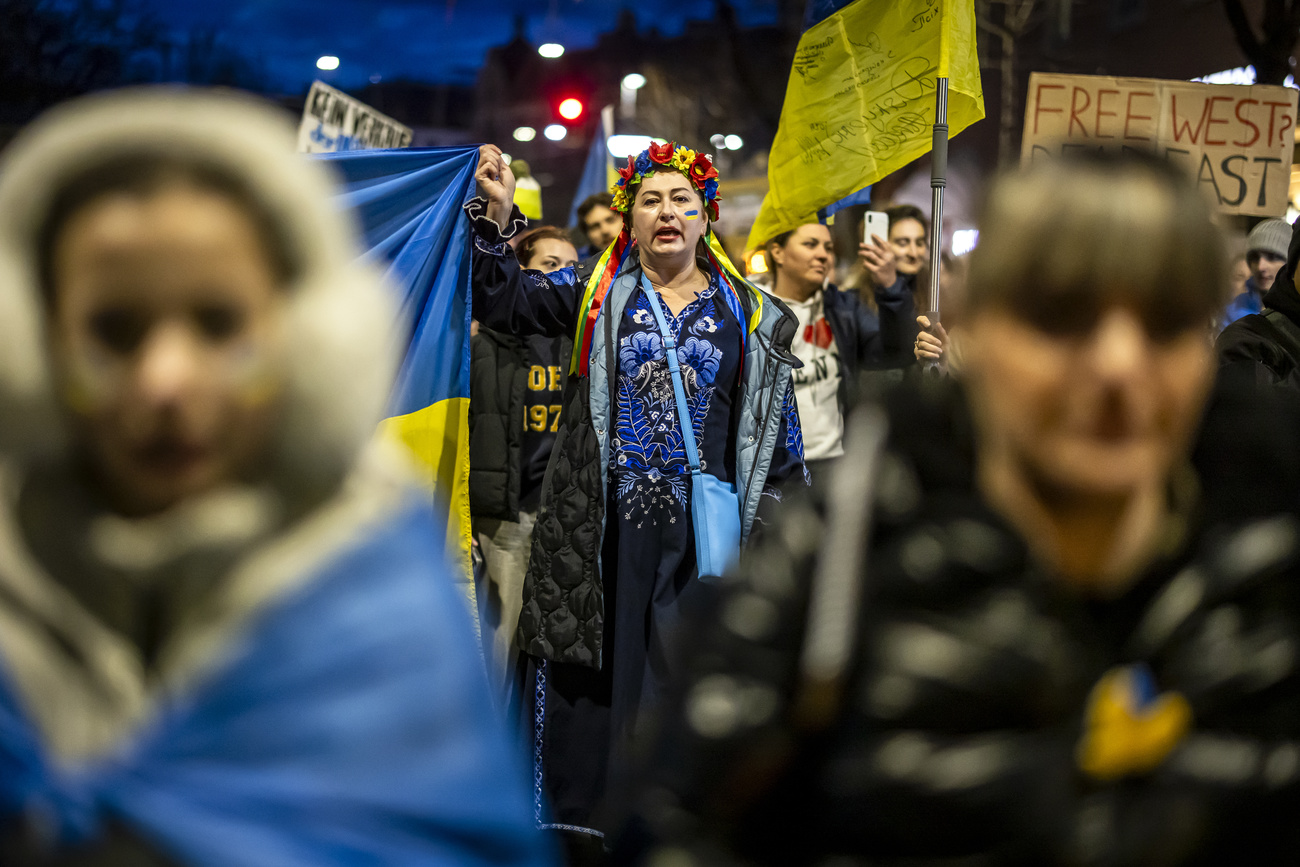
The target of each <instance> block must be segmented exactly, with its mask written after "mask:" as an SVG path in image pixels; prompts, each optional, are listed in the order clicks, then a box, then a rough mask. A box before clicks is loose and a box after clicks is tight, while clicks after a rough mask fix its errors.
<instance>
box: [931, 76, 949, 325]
mask: <svg viewBox="0 0 1300 867" xmlns="http://www.w3.org/2000/svg"><path fill="white" fill-rule="evenodd" d="M934 91H935V104H934V142H933V145H932V146H931V149H930V195H931V199H930V312H929V317H930V319H931V325H932V326H933V324H934V323H937V322H938V321H939V267H940V262H939V254H940V252H941V251H942V249H943V191H944V188H945V187H947V186H948V79H947V78H946V77H941V78H937V79H935V88H934Z"/></svg>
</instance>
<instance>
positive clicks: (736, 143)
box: [722, 134, 745, 151]
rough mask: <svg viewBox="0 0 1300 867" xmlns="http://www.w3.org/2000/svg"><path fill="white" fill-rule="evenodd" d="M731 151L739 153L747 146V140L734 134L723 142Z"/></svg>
mask: <svg viewBox="0 0 1300 867" xmlns="http://www.w3.org/2000/svg"><path fill="white" fill-rule="evenodd" d="M722 142H723V144H725V145H726V146H727V150H729V151H738V150H740V149H741V148H743V147H744V146H745V140H744V139H743V138H741V137H740V136H738V135H735V134H732V135H729V136H727V137H726V138H724V139H723V140H722Z"/></svg>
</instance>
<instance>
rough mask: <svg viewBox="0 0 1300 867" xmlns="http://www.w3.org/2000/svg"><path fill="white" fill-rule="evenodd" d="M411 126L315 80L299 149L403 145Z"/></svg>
mask: <svg viewBox="0 0 1300 867" xmlns="http://www.w3.org/2000/svg"><path fill="white" fill-rule="evenodd" d="M411 135H412V132H411V128H410V127H409V126H403V125H402V124H400V123H398V122H397V121H395V120H393V119H392V118H391V117H389V116H387V115H385V114H380V113H379V112H377V111H375V110H374V109H373V108H371V107H370V106H368V105H366V104H365V103H364V102H362V101H361V100H359V99H353V98H352V97H350V96H348V95H347V94H346V93H344V92H343V91H341V90H335V89H334V88H332V87H330V86H329V85H328V84H326V83H325V82H323V81H314V82H312V85H311V91H310V92H309V93H308V94H307V104H306V105H304V106H303V109H302V123H301V124H299V126H298V152H299V153H306V154H320V153H334V152H335V151H355V150H365V149H368V148H404V147H406V146H407V145H409V144H410V143H411Z"/></svg>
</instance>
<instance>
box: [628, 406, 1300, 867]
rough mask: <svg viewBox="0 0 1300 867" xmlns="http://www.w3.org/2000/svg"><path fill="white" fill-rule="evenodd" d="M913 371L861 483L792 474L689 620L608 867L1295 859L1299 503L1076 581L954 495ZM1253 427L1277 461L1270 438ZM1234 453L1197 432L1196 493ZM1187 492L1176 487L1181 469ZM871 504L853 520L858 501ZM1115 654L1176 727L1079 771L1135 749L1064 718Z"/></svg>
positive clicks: (959, 416)
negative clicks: (1139, 568)
mask: <svg viewBox="0 0 1300 867" xmlns="http://www.w3.org/2000/svg"><path fill="white" fill-rule="evenodd" d="M925 387H926V388H927V389H932V390H933V392H936V393H937V396H936V397H935V398H934V399H933V400H931V399H929V398H927V397H925V396H919V397H918V396H917V395H916V393H915V392H912V393H901V394H898V395H896V396H894V398H893V400H894V404H893V406H892V407H891V411H890V413H889V435H888V443H887V448H886V449H885V450H884V451H883V453H882V456H881V459H880V462H879V463H878V465H877V466H878V471H877V472H876V476H875V479H876V482H875V485H874V486H873V487H872V488H871V490H873V491H874V496H872V497H871V498H869V499H868V498H866V497H864V496H863V495H862V493H861V491H862V490H863V487H866V486H856V485H854V484H853V483H852V480H851V479H850V484H848V485H846V486H843V487H841V488H840V489H838V490H837V489H836V482H837V481H839V479H838V478H837V479H832V480H831V484H829V485H826V484H820V483H818V482H817V481H815V482H814V488H813V491H812V493H811V495H810V496H809V497H808V498H806V500H803V501H801V502H794V501H791V502H789V503H787V508H786V510H785V511H784V512H783V513H782V515H781V518H780V522H779V524H780V526H779V527H778V528H777V531H775V532H770V533H768V534H767V535H766V537H765V538H766V539H767V540H768V544H766V545H764V546H763V547H761V548H760V549H758V550H756V551H752V552H750V553H749V555H748V556H747V558H746V560H745V561H744V562H743V564H742V570H741V571H742V574H741V575H739V576H736V577H735V578H734V579H733V580H732V581H731V582H730V583H729V584H728V585H727V586H726V587H724V588H723V592H722V594H721V598H720V599H718V600H717V604H716V605H715V606H713V607H712V608H711V609H710V610H708V611H706V612H704V613H703V616H701V618H700V624H701V625H700V628H699V630H698V632H697V633H696V634H697V635H699V636H700V637H699V638H698V646H697V647H696V648H695V653H694V654H693V655H692V661H691V663H690V665H689V672H690V674H689V679H688V680H687V682H685V683H683V684H682V685H681V686H680V689H679V691H678V693H677V695H676V697H675V699H673V700H672V701H670V702H669V708H670V710H669V711H668V712H667V714H666V717H665V720H664V721H663V722H664V728H665V729H666V733H665V735H664V736H663V738H662V739H661V741H660V742H659V743H658V745H657V747H656V748H655V749H654V750H653V751H652V752H651V753H650V755H649V757H648V759H647V761H646V771H645V773H644V775H643V777H642V779H641V781H640V785H638V786H637V787H636V789H635V795H634V796H632V797H631V798H630V801H631V803H632V804H633V810H632V814H633V816H634V818H633V819H632V821H630V822H628V823H627V826H626V829H625V831H624V833H623V834H622V837H621V840H620V841H619V843H618V848H617V849H616V862H617V863H622V864H637V863H648V862H654V863H657V861H656V860H655V856H656V853H663V852H664V851H665V850H671V851H672V852H673V855H674V863H683V864H688V863H689V864H701V865H702V864H709V865H738V864H773V865H775V864H781V865H801V864H829V863H835V864H837V865H838V864H843V865H846V867H847V865H858V864H861V865H867V864H870V865H903V864H906V865H911V867H922V865H933V867H938V865H948V867H951V865H955V864H962V865H966V864H970V865H976V864H978V865H989V867H996V865H1026V867H1028V865H1053V864H1061V865H1065V864H1069V865H1113V867H1124V865H1132V867H1137V865H1149V864H1162V865H1190V864H1196V865H1221V864H1270V865H1271V864H1297V863H1300V825H1297V822H1296V821H1295V817H1296V815H1298V813H1297V811H1298V810H1300V522H1297V520H1296V517H1295V515H1294V513H1291V512H1282V513H1276V514H1272V515H1268V516H1266V517H1260V516H1258V513H1250V512H1247V513H1244V514H1243V513H1238V514H1228V513H1227V511H1226V510H1223V509H1210V510H1205V509H1198V508H1184V509H1182V510H1180V511H1181V513H1182V514H1183V515H1184V516H1185V517H1186V518H1188V519H1190V522H1189V523H1190V528H1191V532H1184V533H1182V534H1179V533H1173V534H1172V535H1171V536H1170V541H1171V545H1170V546H1169V547H1168V548H1167V549H1166V554H1165V555H1164V556H1162V557H1161V558H1160V560H1159V561H1158V562H1156V563H1154V564H1153V565H1152V567H1151V568H1150V570H1149V571H1148V572H1147V573H1146V574H1145V576H1144V577H1142V578H1140V579H1139V580H1138V581H1137V583H1135V584H1133V585H1132V586H1130V588H1129V589H1128V590H1127V591H1126V592H1125V593H1124V594H1123V595H1121V596H1119V597H1118V598H1114V599H1109V600H1107V599H1098V598H1091V597H1085V596H1083V595H1081V594H1079V593H1075V592H1072V591H1071V590H1070V589H1069V588H1068V587H1067V586H1065V585H1064V584H1063V583H1062V582H1060V581H1059V580H1056V579H1054V578H1053V577H1052V576H1050V575H1048V574H1047V573H1046V572H1045V571H1044V570H1043V568H1042V567H1041V566H1039V565H1038V564H1037V563H1036V561H1035V559H1034V558H1033V557H1032V556H1031V555H1030V553H1029V551H1028V549H1027V547H1026V545H1025V544H1024V542H1023V541H1022V539H1021V538H1020V537H1019V535H1018V533H1017V532H1016V531H1015V530H1014V529H1013V528H1012V527H1010V526H1009V525H1008V524H1007V523H1006V522H1005V521H1003V520H1002V519H1001V518H1000V517H999V516H998V515H997V514H995V513H994V512H993V511H992V510H991V509H990V508H989V507H988V506H987V505H986V504H985V503H984V502H983V500H982V498H981V497H980V496H979V495H978V493H977V492H976V490H975V488H974V482H975V478H974V473H973V466H974V464H973V461H972V458H973V455H974V440H973V437H972V426H971V423H970V419H969V416H968V414H967V412H966V410H965V406H964V403H963V402H962V401H961V400H960V399H959V397H958V396H957V395H958V392H956V391H955V389H956V386H953V385H949V384H943V383H933V382H929V383H926V385H925ZM1261 400H1262V398H1261ZM1241 406H1242V404H1241V403H1240V402H1236V401H1231V400H1230V401H1228V402H1227V403H1220V402H1218V401H1216V402H1215V403H1214V404H1212V407H1211V409H1210V411H1209V417H1210V419H1215V417H1216V416H1218V415H1219V414H1220V413H1222V412H1224V411H1225V410H1226V411H1227V412H1229V414H1230V415H1231V417H1230V418H1226V419H1217V420H1213V421H1212V423H1209V424H1207V425H1206V427H1205V430H1206V431H1207V432H1217V433H1224V432H1229V431H1231V430H1232V429H1233V428H1234V427H1238V428H1239V427H1241V426H1248V427H1251V428H1252V429H1256V430H1262V429H1267V428H1269V427H1270V419H1271V417H1272V412H1271V409H1272V408H1271V407H1266V406H1264V405H1262V403H1261V401H1260V400H1257V401H1253V402H1252V406H1253V410H1252V411H1251V412H1248V413H1246V414H1244V415H1243V414H1239V413H1238V410H1240V409H1241ZM864 425H865V427H864ZM869 429H870V424H869V420H868V419H867V418H866V417H864V416H863V415H862V414H860V413H855V415H854V416H852V417H851V419H850V427H849V436H850V438H851V439H850V442H849V445H848V448H849V450H850V451H849V455H850V456H853V457H855V458H856V460H855V461H853V462H852V463H846V464H844V473H845V474H847V473H850V472H852V469H853V468H855V467H861V466H863V465H864V463H863V462H864V460H865V459H867V458H868V455H869V454H870V453H872V452H873V451H874V450H873V449H866V450H863V449H861V448H858V449H857V450H855V446H861V445H862V442H861V439H858V440H856V441H855V440H853V439H852V438H853V437H854V435H855V434H856V433H859V432H861V431H862V430H869ZM876 429H877V430H878V429H879V428H878V427H877V428H876ZM1276 433H1277V434H1278V436H1277V437H1276V438H1274V440H1273V441H1272V443H1271V448H1272V450H1273V451H1272V453H1279V452H1277V450H1278V449H1286V448H1287V446H1286V442H1287V438H1288V436H1289V433H1288V431H1286V430H1280V431H1276ZM1237 450H1238V447H1237V445H1236V444H1235V443H1232V442H1229V443H1223V442H1220V443H1217V444H1207V443H1202V447H1201V448H1200V450H1199V451H1198V454H1200V455H1201V456H1202V458H1203V460H1206V463H1204V464H1203V465H1202V467H1201V468H1200V472H1199V477H1200V482H1201V488H1202V491H1203V496H1202V498H1201V499H1202V501H1205V500H1215V499H1217V498H1219V497H1220V496H1221V494H1220V491H1221V490H1222V488H1221V483H1222V482H1223V481H1224V480H1223V479H1222V478H1219V476H1218V471H1219V469H1221V468H1223V467H1224V465H1221V464H1218V463H1216V462H1215V461H1213V460H1208V458H1210V457H1212V456H1213V455H1214V454H1215V453H1216V452H1220V451H1228V452H1236V451H1237ZM1281 454H1283V455H1285V452H1284V451H1283V452H1281ZM1269 455H1270V452H1269V451H1268V450H1263V451H1261V452H1259V453H1257V454H1256V457H1257V458H1259V459H1258V460H1256V461H1255V462H1254V465H1253V473H1252V475H1251V481H1252V483H1253V484H1254V485H1256V486H1257V487H1259V488H1273V487H1279V488H1291V487H1292V486H1294V485H1295V484H1296V483H1297V477H1296V473H1295V471H1294V470H1295V464H1296V461H1294V460H1285V461H1283V462H1282V463H1281V464H1279V463H1277V462H1275V461H1273V460H1271V459H1270V456H1269ZM1239 457H1240V456H1239V455H1238V456H1237V458H1234V459H1233V461H1231V462H1230V466H1231V467H1232V470H1233V471H1234V472H1240V471H1242V470H1243V469H1244V466H1243V464H1242V463H1241V461H1240V460H1239ZM845 478H847V475H846V476H845ZM1238 486H1239V482H1233V484H1232V486H1231V487H1232V488H1233V489H1236V488H1237V487H1238ZM1183 487H1184V489H1185V494H1184V496H1183V497H1182V498H1181V499H1183V500H1184V501H1187V500H1189V499H1191V498H1190V497H1188V496H1186V491H1194V490H1195V489H1196V485H1194V484H1192V485H1185V486H1183ZM828 489H830V490H829V491H828ZM1286 499H1288V496H1287V495H1283V496H1282V497H1280V498H1274V499H1273V502H1279V501H1285V500H1286ZM867 509H871V510H874V515H873V516H872V525H873V528H874V529H873V531H872V532H871V533H870V534H868V533H864V532H862V529H861V528H862V523H863V522H862V519H861V518H860V517H858V516H855V512H856V513H858V515H864V514H865V510H867ZM1209 515H1217V516H1219V517H1220V518H1221V520H1219V519H1214V518H1207V517H1206V516H1209ZM1171 529H1172V527H1171ZM866 538H869V539H870V549H869V551H866V552H865V556H866V560H865V563H862V565H859V563H860V562H861V561H859V562H855V560H854V557H855V556H862V554H861V551H860V549H858V553H855V549H857V546H856V545H855V544H854V540H857V539H866ZM1179 539H1181V541H1177V540H1179ZM830 555H834V556H830ZM840 637H842V638H843V639H845V640H840ZM1124 667H1127V668H1129V669H1130V670H1131V671H1134V672H1137V673H1139V674H1140V675H1141V676H1140V677H1139V678H1138V680H1139V682H1140V681H1141V680H1142V679H1143V678H1144V677H1145V675H1146V674H1148V673H1149V675H1150V676H1151V679H1152V680H1153V683H1154V692H1157V693H1161V694H1163V695H1165V696H1172V695H1173V694H1174V693H1177V694H1179V695H1181V696H1182V697H1184V698H1185V699H1186V701H1187V702H1188V703H1189V705H1190V709H1191V723H1190V729H1189V730H1188V731H1187V733H1186V735H1185V736H1184V737H1182V738H1181V740H1178V739H1177V738H1174V739H1172V740H1171V741H1168V742H1166V743H1167V744H1168V745H1170V746H1172V752H1169V753H1168V754H1167V755H1162V754H1155V760H1154V763H1153V765H1151V766H1142V765H1140V764H1138V765H1135V766H1130V767H1129V769H1128V772H1127V773H1124V774H1122V775H1120V776H1118V777H1116V778H1106V777H1105V776H1101V775H1091V774H1089V773H1085V771H1084V770H1083V769H1082V768H1081V765H1080V760H1079V756H1080V752H1079V750H1080V749H1081V745H1082V744H1084V743H1085V741H1086V742H1087V743H1089V744H1091V745H1096V744H1099V743H1108V744H1109V745H1111V746H1117V745H1119V746H1121V748H1122V745H1123V744H1126V743H1127V744H1133V743H1137V742H1139V740H1140V736H1139V738H1134V739H1132V740H1129V739H1127V738H1125V737H1123V736H1120V737H1115V736H1114V735H1115V734H1117V732H1124V731H1126V729H1124V728H1123V726H1121V727H1120V728H1119V729H1118V730H1116V729H1114V728H1110V729H1107V728H1106V727H1105V726H1100V725H1099V724H1098V722H1097V720H1098V719H1099V717H1095V716H1090V715H1089V713H1088V710H1087V709H1088V708H1089V707H1090V705H1092V702H1093V698H1094V696H1095V693H1094V692H1093V690H1094V687H1096V686H1097V685H1098V684H1100V683H1101V681H1102V678H1103V677H1104V676H1105V675H1106V673H1108V672H1111V671H1114V670H1116V669H1118V668H1124ZM1170 701H1171V702H1173V703H1174V704H1177V700H1176V699H1172V698H1171V699H1170ZM1151 707H1152V708H1153V710H1152V713H1153V714H1156V715H1157V716H1159V714H1163V713H1166V712H1172V711H1168V707H1169V706H1165V705H1160V704H1152V705H1151ZM1162 708H1163V709H1162ZM1141 720H1142V718H1141V717H1138V721H1137V722H1133V720H1132V718H1131V717H1130V718H1128V721H1129V722H1130V723H1132V724H1133V725H1135V726H1137V727H1138V728H1139V729H1141V727H1142V726H1143V725H1145V723H1143V722H1142V721H1141ZM1114 722H1115V721H1114V720H1113V719H1112V720H1111V721H1110V723H1108V724H1110V725H1113V724H1114ZM1091 726H1098V727H1097V728H1092V727H1091ZM1147 733H1148V734H1149V733H1150V731H1149V730H1147ZM1089 738H1091V740H1089ZM1100 738H1105V740H1102V739H1100ZM1157 740H1158V739H1157ZM1147 755H1151V754H1147ZM1161 759H1163V760H1161Z"/></svg>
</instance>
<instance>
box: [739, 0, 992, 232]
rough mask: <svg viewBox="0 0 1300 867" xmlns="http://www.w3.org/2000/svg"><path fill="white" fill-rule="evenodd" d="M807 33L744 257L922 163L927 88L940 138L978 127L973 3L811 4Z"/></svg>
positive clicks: (928, 136) (929, 125)
mask: <svg viewBox="0 0 1300 867" xmlns="http://www.w3.org/2000/svg"><path fill="white" fill-rule="evenodd" d="M805 24H807V25H808V27H807V29H806V30H805V31H804V34H803V36H802V37H800V39H799V48H798V49H797V50H796V51H795V56H794V64H793V66H792V68H791V70H790V83H789V85H788V86H787V87H786V92H785V104H784V105H783V106H782V108H781V125H780V127H779V128H778V129H777V133H776V140H775V141H774V142H773V144H772V152H771V155H770V156H769V158H768V163H767V177H768V185H769V190H768V194H767V196H766V197H765V198H764V199H763V207H762V209H761V210H760V211H759V214H758V219H757V220H756V221H755V222H754V227H753V229H752V230H751V231H750V234H749V247H750V248H751V249H757V248H759V247H761V246H763V244H764V243H766V242H767V241H768V240H769V239H771V238H773V237H775V236H776V235H779V234H781V233H782V232H785V231H788V230H790V229H794V228H797V227H798V226H801V225H803V224H804V223H813V222H816V221H817V216H818V214H817V212H818V211H819V210H821V209H823V208H825V207H826V206H828V205H831V204H832V203H835V202H839V201H840V200H841V199H844V198H846V197H847V196H850V195H852V194H853V193H856V192H857V191H859V190H861V189H862V188H864V187H866V186H869V185H871V184H873V183H875V182H876V181H878V180H880V179H881V178H883V177H884V176H885V175H887V174H889V173H890V172H893V171H896V170H898V169H900V168H902V167H903V166H905V165H907V164H908V163H910V162H911V161H912V160H914V159H916V158H917V157H919V156H922V155H923V154H925V153H928V152H929V150H930V147H931V142H932V129H933V125H934V109H935V79H937V78H947V79H948V127H949V136H954V135H956V134H957V133H959V132H961V131H962V130H963V129H965V128H966V127H968V126H970V125H971V124H972V123H974V122H975V121H977V120H979V119H981V118H982V117H984V91H983V88H982V87H981V85H980V68H979V58H978V57H977V56H976V52H975V9H974V3H973V0H906V2H905V0H897V2H895V0H853V2H850V3H845V2H843V0H811V2H810V3H809V5H808V14H807V16H806V18H805Z"/></svg>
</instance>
